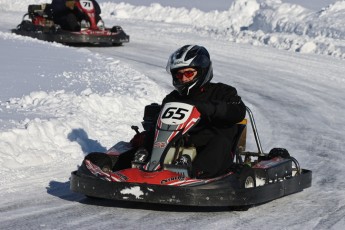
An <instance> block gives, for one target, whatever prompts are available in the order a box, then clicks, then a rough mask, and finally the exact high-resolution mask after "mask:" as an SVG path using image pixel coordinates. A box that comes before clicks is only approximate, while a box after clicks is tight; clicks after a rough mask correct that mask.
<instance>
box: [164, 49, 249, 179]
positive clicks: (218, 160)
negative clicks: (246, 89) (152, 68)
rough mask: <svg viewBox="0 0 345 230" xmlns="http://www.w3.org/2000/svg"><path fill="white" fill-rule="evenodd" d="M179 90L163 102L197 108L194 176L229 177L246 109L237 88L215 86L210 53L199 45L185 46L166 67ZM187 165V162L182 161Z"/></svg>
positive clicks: (193, 134) (190, 139) (190, 140)
mask: <svg viewBox="0 0 345 230" xmlns="http://www.w3.org/2000/svg"><path fill="white" fill-rule="evenodd" d="M166 70H167V72H168V73H170V74H171V76H172V83H173V86H174V87H175V90H174V91H172V92H171V93H170V94H168V95H167V96H166V97H165V98H164V99H163V103H162V104H163V105H164V104H165V103H167V102H173V101H179V102H186V103H189V104H193V105H195V106H196V108H197V109H198V110H199V112H200V114H201V119H200V121H199V123H198V124H197V125H196V126H195V127H194V128H193V129H192V130H191V131H190V132H189V136H188V137H187V138H188V139H187V142H188V143H189V144H190V145H192V146H195V147H196V150H197V156H196V158H195V159H194V161H193V163H192V172H193V175H194V176H195V177H197V178H211V177H215V176H219V175H221V174H223V173H225V172H226V171H227V170H228V169H229V168H230V166H231V165H232V162H233V157H234V156H233V155H232V154H233V153H231V149H232V145H233V141H234V140H233V139H234V137H235V135H236V133H237V126H236V125H235V124H236V123H238V122H240V121H242V120H243V119H244V117H245V114H246V107H245V105H244V103H243V102H242V100H241V97H240V96H238V95H237V91H236V89H235V88H234V87H232V86H229V85H226V84H223V83H211V82H210V81H211V79H212V77H213V69H212V62H211V59H210V55H209V53H208V51H207V50H206V49H205V48H204V47H202V46H198V45H185V46H183V47H181V48H179V49H178V50H176V51H175V52H174V53H173V54H171V56H170V58H169V60H168V64H167V67H166ZM182 157H184V155H183V156H182ZM181 160H182V162H185V159H181Z"/></svg>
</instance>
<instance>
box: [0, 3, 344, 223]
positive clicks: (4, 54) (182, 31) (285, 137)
mask: <svg viewBox="0 0 345 230" xmlns="http://www.w3.org/2000/svg"><path fill="white" fill-rule="evenodd" d="M43 2H46V1H42V0H31V1H30V0H0V14H1V18H0V66H1V71H0V197H1V199H0V229H95V228H96V229H109V228H112V229H119V228H123V229H137V228H139V229H143V228H148V229H161V228H164V229H186V228H191V229H231V228H232V229H256V228H259V226H260V228H261V229H268V228H270V229H343V226H344V224H345V217H344V216H345V179H344V177H343V175H344V173H345V170H344V161H345V156H344V152H345V149H344V144H343V143H344V134H345V128H344V124H345V111H344V101H345V94H344V88H345V75H344V72H345V65H344V58H345V28H344V23H345V1H337V2H335V3H333V4H331V5H328V6H327V5H323V1H317V3H318V5H319V9H317V10H315V9H311V8H309V9H307V8H303V7H302V6H300V5H296V4H295V5H291V4H289V3H286V1H284V3H282V2H281V1H279V0H237V1H234V3H233V4H232V5H230V4H229V3H224V5H222V7H223V8H219V9H222V10H216V9H215V8H211V7H210V3H209V2H208V1H205V4H202V6H203V7H201V6H200V7H198V6H195V8H194V9H192V8H190V7H188V6H186V7H184V8H182V7H180V5H174V3H171V4H170V7H168V6H166V5H167V3H166V2H167V1H155V2H161V4H158V3H155V4H146V3H145V4H144V3H143V5H142V6H140V5H138V1H136V2H137V3H136V4H135V5H131V4H128V3H116V2H115V1H114V2H111V1H103V0H101V1H99V2H100V3H101V8H102V10H103V13H102V17H103V19H104V20H105V22H106V24H107V25H109V26H110V25H115V24H119V25H121V26H122V27H123V28H124V30H125V32H126V33H128V34H129V35H130V36H131V42H130V43H128V44H124V45H123V46H121V47H106V48H97V47H93V48H73V47H66V46H63V45H60V44H52V43H46V42H42V41H37V40H34V39H30V38H24V37H20V36H16V35H13V34H11V33H9V30H10V29H11V28H14V27H15V26H16V25H17V24H18V23H19V21H20V20H21V17H22V15H23V14H24V13H25V11H26V9H27V5H28V4H33V3H43ZM169 2H173V1H169ZM216 2H217V3H219V2H220V1H216ZM223 2H226V1H223ZM294 2H295V3H298V1H297V0H295V1H294ZM176 4H177V3H176ZM226 4H229V6H227V5H226ZM314 6H315V7H316V5H314ZM198 8H200V9H203V10H198ZM205 9H210V10H205ZM192 43H193V44H201V45H204V46H205V47H207V48H208V50H209V51H210V53H211V58H212V59H213V63H214V69H215V77H214V81H216V82H218V81H220V82H224V83H227V84H230V85H233V86H235V87H236V88H237V89H238V91H239V94H240V95H241V96H242V98H243V100H244V102H245V103H246V105H247V106H249V107H250V108H251V109H252V111H253V112H254V115H255V118H256V122H257V126H258V129H259V133H260V137H261V141H262V144H263V148H264V150H265V151H266V152H267V151H269V150H270V149H271V148H273V147H285V148H287V149H288V150H289V151H290V153H291V154H292V155H293V156H294V157H296V158H297V159H298V160H299V161H300V164H301V165H302V167H304V168H307V169H311V170H313V185H312V187H311V188H309V189H307V190H305V191H303V192H301V193H298V194H294V195H291V196H288V197H284V198H282V199H279V200H276V201H273V202H270V203H267V204H264V205H261V206H258V207H253V208H251V209H249V210H248V211H246V212H237V211H232V212H229V211H228V210H224V209H212V210H209V209H198V208H186V207H170V206H168V207H167V206H160V205H145V204H132V203H123V202H109V201H96V202H95V201H89V200H87V199H84V197H83V196H82V195H79V194H74V193H72V192H70V191H69V175H70V172H71V171H72V170H75V169H76V168H77V165H78V164H80V163H81V160H82V159H83V157H84V155H85V154H86V153H88V152H90V151H104V150H105V149H107V148H109V147H111V146H112V145H113V144H114V143H116V142H117V141H120V140H129V139H130V138H131V136H132V135H133V134H134V132H133V131H132V130H131V129H130V126H131V125H138V126H140V122H141V119H142V116H143V107H144V106H145V105H146V104H149V103H151V102H160V101H161V99H162V98H163V97H164V95H165V94H166V93H168V92H170V91H171V90H172V89H173V88H172V86H171V78H170V76H169V75H168V74H167V73H166V72H165V64H166V61H167V58H168V56H169V55H170V53H171V52H173V51H174V50H176V49H177V48H178V47H180V46H182V45H185V44H192ZM248 142H249V145H248V148H249V149H250V148H252V149H254V148H255V144H254V140H253V138H249V140H248Z"/></svg>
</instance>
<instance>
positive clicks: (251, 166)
mask: <svg viewBox="0 0 345 230" xmlns="http://www.w3.org/2000/svg"><path fill="white" fill-rule="evenodd" d="M247 112H248V116H249V121H250V123H251V126H252V130H253V134H254V135H252V136H254V137H255V141H256V144H257V148H258V151H257V152H250V151H246V150H245V148H246V138H247V122H248V119H245V120H243V121H242V122H241V123H239V124H237V125H238V134H237V137H236V138H235V139H236V141H235V142H234V145H233V146H234V147H233V149H232V152H231V153H229V154H234V155H235V157H234V162H233V166H232V167H231V168H230V169H229V171H228V172H227V173H225V174H224V175H221V176H218V177H215V178H208V179H198V178H195V177H193V176H192V175H191V173H190V172H191V170H190V167H191V166H190V165H188V164H187V165H181V164H176V162H177V160H178V159H180V157H181V156H182V155H184V156H188V158H189V159H191V161H193V159H194V158H195V156H196V155H197V154H198V153H197V152H196V149H195V148H194V147H185V146H184V145H183V139H184V138H183V137H184V136H185V135H186V134H187V133H188V131H189V130H191V129H193V127H194V126H195V125H196V124H197V123H198V121H199V119H200V113H199V112H198V110H197V109H196V107H195V106H193V105H190V104H185V103H180V102H173V103H167V104H165V105H164V107H163V108H162V109H161V108H160V106H159V105H157V104H152V105H148V106H146V107H145V113H144V121H143V123H142V124H143V127H144V129H147V127H150V126H151V127H152V125H153V127H155V137H154V142H153V143H152V145H153V149H152V151H151V152H150V153H148V152H147V151H146V152H145V151H144V150H140V149H139V150H138V149H136V148H134V147H133V146H132V145H131V143H129V142H123V141H121V142H119V143H117V144H116V145H115V146H113V147H112V148H110V149H109V150H108V151H107V152H106V153H98V152H94V153H90V154H88V155H87V156H86V157H85V159H84V160H83V162H82V165H81V166H80V167H79V168H78V170H77V171H74V172H72V175H71V181H70V182H71V183H70V188H71V190H72V191H74V192H77V193H81V194H84V195H86V196H87V197H93V198H105V199H112V200H121V201H131V202H146V203H158V204H170V205H187V206H208V207H210V206H218V207H220V206H230V207H250V206H253V205H257V204H262V203H265V202H268V201H271V200H274V199H277V198H280V197H283V196H286V195H290V194H293V193H297V192H300V191H302V190H303V189H305V188H308V187H310V186H311V181H312V172H311V171H310V170H307V169H302V168H301V167H300V165H299V163H298V161H297V160H296V159H295V158H294V157H292V156H290V154H289V152H288V151H287V150H286V149H283V148H273V149H272V150H271V151H270V152H269V153H268V154H266V153H263V151H262V147H261V143H260V139H259V135H258V132H257V129H256V125H255V121H254V117H253V114H252V112H251V111H250V109H249V108H247ZM155 114H156V115H157V116H156V117H155ZM158 114H159V115H158ZM154 117H155V118H154ZM157 117H158V120H157ZM156 120H157V122H155V121H156ZM132 128H133V127H132ZM134 129H135V130H136V131H137V133H138V127H134Z"/></svg>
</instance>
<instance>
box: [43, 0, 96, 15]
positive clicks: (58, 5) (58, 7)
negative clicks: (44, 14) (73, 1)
mask: <svg viewBox="0 0 345 230" xmlns="http://www.w3.org/2000/svg"><path fill="white" fill-rule="evenodd" d="M91 1H92V3H93V6H94V8H95V13H96V15H100V14H101V8H100V6H99V4H98V3H97V2H96V1H95V0H91ZM50 8H51V11H52V16H53V17H61V16H63V15H66V14H68V13H72V12H73V13H74V14H76V15H77V16H78V14H82V13H81V12H80V11H79V10H78V9H76V8H74V10H71V9H70V8H68V7H66V0H53V1H52V3H51V5H50Z"/></svg>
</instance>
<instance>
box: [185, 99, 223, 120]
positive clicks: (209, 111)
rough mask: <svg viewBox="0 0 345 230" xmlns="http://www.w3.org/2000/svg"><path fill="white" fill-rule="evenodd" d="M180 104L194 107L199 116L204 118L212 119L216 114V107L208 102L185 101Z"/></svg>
mask: <svg viewBox="0 0 345 230" xmlns="http://www.w3.org/2000/svg"><path fill="white" fill-rule="evenodd" d="M181 102H184V103H187V104H190V105H194V106H195V107H196V108H197V110H198V111H199V112H200V114H201V116H202V117H205V118H212V117H213V116H214V114H215V112H216V106H215V105H214V104H213V103H211V102H208V101H194V100H186V101H181Z"/></svg>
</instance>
